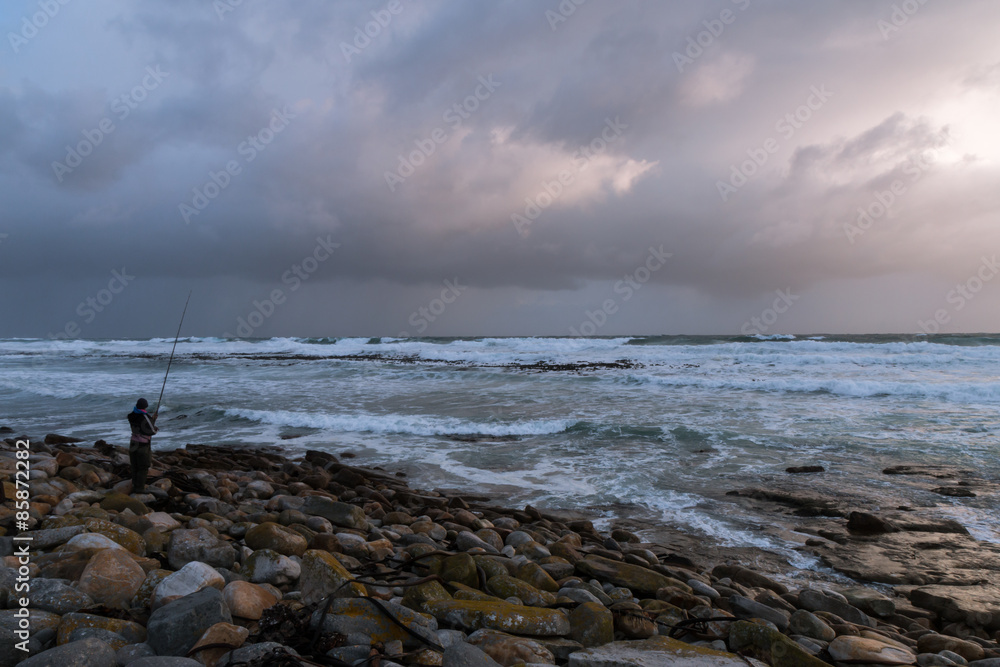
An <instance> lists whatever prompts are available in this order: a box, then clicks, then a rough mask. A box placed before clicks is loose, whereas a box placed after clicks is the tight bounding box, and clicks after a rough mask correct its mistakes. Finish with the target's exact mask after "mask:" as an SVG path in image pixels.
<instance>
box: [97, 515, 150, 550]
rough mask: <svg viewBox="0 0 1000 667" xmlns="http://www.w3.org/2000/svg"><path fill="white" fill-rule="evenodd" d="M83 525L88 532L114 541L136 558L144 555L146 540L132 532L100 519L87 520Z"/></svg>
mask: <svg viewBox="0 0 1000 667" xmlns="http://www.w3.org/2000/svg"><path fill="white" fill-rule="evenodd" d="M85 524H86V526H87V530H89V531H90V532H92V533H97V534H98V535H104V536H105V537H107V538H108V539H111V540H114V541H115V542H117V543H118V544H120V545H122V546H123V547H125V548H126V549H128V550H129V551H131V552H132V553H134V554H135V555H137V556H142V555H143V554H145V553H146V540H144V539H143V538H142V535H140V534H139V533H137V532H135V531H134V530H131V529H129V528H126V527H125V526H120V525H118V524H117V523H111V522H110V521H103V520H101V519H87V520H86V522H85Z"/></svg>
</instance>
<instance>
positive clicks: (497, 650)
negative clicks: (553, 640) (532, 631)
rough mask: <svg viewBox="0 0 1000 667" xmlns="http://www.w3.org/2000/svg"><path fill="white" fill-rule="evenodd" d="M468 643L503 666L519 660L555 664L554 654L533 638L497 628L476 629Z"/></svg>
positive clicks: (509, 665)
mask: <svg viewBox="0 0 1000 667" xmlns="http://www.w3.org/2000/svg"><path fill="white" fill-rule="evenodd" d="M468 641H469V643H470V644H472V645H473V646H476V647H478V648H480V649H482V651H483V653H485V654H486V655H488V656H490V657H491V658H493V659H494V660H496V661H497V662H499V663H500V664H501V665H503V666H504V667H511V666H512V665H514V664H517V663H519V662H523V663H526V664H528V663H543V664H549V665H552V664H555V661H556V660H555V656H554V655H552V651H550V650H548V649H547V648H545V647H544V646H542V645H541V644H539V643H538V642H536V641H534V640H533V639H528V638H527V637H515V636H514V635H509V634H507V633H506V632H500V631H498V630H476V631H475V632H473V633H472V634H471V635H469V640H468Z"/></svg>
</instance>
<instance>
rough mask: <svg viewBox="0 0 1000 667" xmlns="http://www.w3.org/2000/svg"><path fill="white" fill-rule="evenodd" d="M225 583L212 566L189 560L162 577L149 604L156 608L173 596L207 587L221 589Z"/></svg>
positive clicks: (180, 595) (188, 593) (181, 595)
mask: <svg viewBox="0 0 1000 667" xmlns="http://www.w3.org/2000/svg"><path fill="white" fill-rule="evenodd" d="M225 585H226V580H225V579H224V578H223V577H222V575H221V574H219V572H218V570H216V569H215V568H214V567H212V566H211V565H206V564H205V563H199V562H198V561H191V562H190V563H188V564H187V565H185V566H184V567H182V568H181V569H179V570H177V571H176V572H174V573H173V574H170V575H168V576H166V577H164V579H163V581H161V582H160V583H159V584H158V585H157V587H156V589H155V590H154V591H153V598H152V600H151V604H152V607H153V609H156V608H158V607H160V606H161V605H163V603H164V602H168V601H169V600H171V599H173V598H178V597H184V596H185V595H190V594H191V593H196V592H198V591H200V590H201V589H203V588H209V587H211V588H218V589H219V590H222V589H223V587H224V586H225Z"/></svg>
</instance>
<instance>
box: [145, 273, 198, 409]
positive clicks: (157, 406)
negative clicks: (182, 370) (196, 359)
mask: <svg viewBox="0 0 1000 667" xmlns="http://www.w3.org/2000/svg"><path fill="white" fill-rule="evenodd" d="M192 291H194V290H192ZM190 301H191V292H188V298H187V301H185V302H184V310H183V311H181V321H180V322H179V323H178V324H177V335H176V336H174V346H173V348H172V349H171V350H170V361H168V362H167V372H166V374H165V375H164V376H163V386H162V387H160V397H159V398H158V399H156V409H155V410H153V419H156V415H157V414H159V412H160V403H161V402H162V401H163V391H164V390H165V389H166V388H167V377H169V375H170V365H171V364H172V363H174V351H175V350H176V349H177V341H178V340H179V339H180V337H181V326H182V325H183V324H184V315H185V314H186V313H187V309H188V303H189V302H190Z"/></svg>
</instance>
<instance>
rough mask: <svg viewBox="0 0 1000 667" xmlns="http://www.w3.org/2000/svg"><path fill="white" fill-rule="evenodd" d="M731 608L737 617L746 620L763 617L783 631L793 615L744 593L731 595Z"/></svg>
mask: <svg viewBox="0 0 1000 667" xmlns="http://www.w3.org/2000/svg"><path fill="white" fill-rule="evenodd" d="M729 609H730V611H732V612H733V615H734V616H736V617H737V618H742V619H746V620H749V619H752V618H761V619H763V620H765V621H768V622H770V623H774V625H775V626H776V627H777V628H778V629H779V630H781V631H782V632H784V631H785V630H787V629H788V621H789V618H790V617H791V614H789V613H788V612H787V611H785V610H784V609H775V608H774V607H768V606H767V605H766V604H761V603H760V602H757V601H756V600H751V599H749V598H745V597H743V596H742V595H731V596H729Z"/></svg>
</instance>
